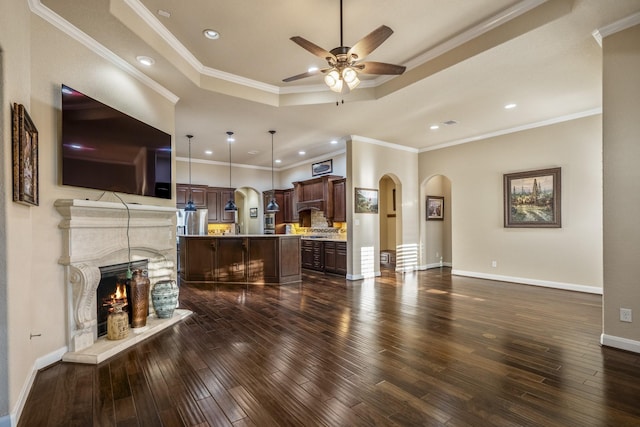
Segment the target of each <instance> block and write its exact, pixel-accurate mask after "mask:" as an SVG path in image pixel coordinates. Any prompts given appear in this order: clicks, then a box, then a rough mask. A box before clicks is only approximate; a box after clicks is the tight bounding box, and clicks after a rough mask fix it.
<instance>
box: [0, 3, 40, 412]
mask: <svg viewBox="0 0 640 427" xmlns="http://www.w3.org/2000/svg"><path fill="white" fill-rule="evenodd" d="M29 33H30V15H29V9H28V6H27V2H1V3H0V55H1V56H0V79H1V80H0V102H1V105H0V112H1V113H2V118H1V119H0V130H1V132H2V134H1V136H0V147H2V155H1V156H0V158H1V159H2V166H0V171H1V172H2V179H0V425H10V413H11V412H12V411H13V409H14V405H15V403H16V400H17V396H18V393H19V392H20V389H21V387H22V384H24V382H25V379H26V377H27V375H28V374H29V367H30V365H29V360H31V362H33V360H34V356H33V354H32V352H31V350H30V348H29V343H28V336H29V335H28V333H27V335H26V338H27V340H24V338H25V336H24V328H19V329H18V331H17V332H16V333H14V332H13V328H14V326H15V325H19V324H20V322H25V321H28V319H29V317H30V316H31V314H30V313H29V310H26V309H24V307H29V305H28V304H27V305H25V306H23V308H22V313H20V312H19V311H20V310H19V308H20V307H19V304H23V303H26V302H27V301H26V300H27V297H28V295H25V294H24V293H22V292H21V290H20V288H21V286H22V281H23V276H22V274H23V273H24V274H25V276H24V277H25V278H26V280H28V282H27V283H30V282H31V278H30V277H31V272H30V271H29V270H30V268H29V269H27V270H26V271H23V270H22V268H21V266H22V265H26V266H28V267H31V265H32V263H31V262H28V263H25V264H21V262H20V258H21V257H27V258H30V257H29V250H30V248H31V244H30V243H29V242H30V240H31V236H32V232H31V231H30V228H31V227H30V226H31V223H32V221H31V219H30V218H29V216H30V210H29V208H23V207H20V206H16V205H15V204H14V203H13V202H12V195H11V194H12V187H11V186H12V182H13V178H12V169H11V108H10V107H9V106H10V104H11V103H13V102H17V103H20V104H24V105H25V107H27V108H28V109H30V99H29V89H30V88H29V85H30V68H29V58H30V56H31V52H30V43H29V40H30V35H29ZM22 226H27V227H29V229H27V230H25V231H24V234H23V233H21V232H20V230H18V229H16V227H22ZM22 238H25V239H27V240H28V241H29V242H23V241H22ZM14 299H15V303H14ZM12 307H13V308H12ZM16 342H20V343H21V347H20V349H19V350H22V351H24V353H25V357H26V358H27V361H26V362H27V363H26V364H25V363H22V362H21V361H20V360H18V361H17V363H16V358H18V359H19V358H20V352H16V351H13V349H12V348H11V346H12V345H14V343H16ZM14 364H15V365H16V366H15V367H14Z"/></svg>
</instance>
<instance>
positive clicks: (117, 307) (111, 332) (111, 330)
mask: <svg viewBox="0 0 640 427" xmlns="http://www.w3.org/2000/svg"><path fill="white" fill-rule="evenodd" d="M123 306H124V304H123V303H115V304H113V311H112V312H111V313H109V316H107V339H109V340H121V339H123V338H126V337H127V336H128V335H129V315H128V314H127V313H126V312H124V311H122V307H123Z"/></svg>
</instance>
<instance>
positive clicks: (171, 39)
mask: <svg viewBox="0 0 640 427" xmlns="http://www.w3.org/2000/svg"><path fill="white" fill-rule="evenodd" d="M123 1H124V3H125V4H126V5H127V6H129V7H130V8H131V9H132V10H133V12H135V13H136V14H137V15H138V16H139V17H140V18H141V19H142V20H143V21H144V22H145V23H147V25H149V27H150V28H151V29H152V30H153V31H155V32H156V34H158V36H159V37H161V38H162V39H163V40H164V41H165V42H166V43H167V44H169V46H171V47H172V48H173V49H174V51H175V52H176V53H177V54H178V55H180V56H181V57H182V58H183V59H184V60H185V61H186V62H187V63H188V64H189V65H191V67H193V68H194V69H195V70H196V71H197V72H198V73H200V74H202V75H205V76H208V77H213V78H217V79H220V80H224V81H227V82H230V83H234V84H238V85H242V86H246V87H249V88H252V89H257V90H261V91H264V92H267V93H270V94H275V95H286V94H301V93H313V92H320V91H326V90H327V87H326V85H321V84H319V85H298V86H287V87H280V86H275V85H271V84H268V83H264V82H260V81H257V80H253V79H249V78H246V77H242V76H238V75H236V74H232V73H228V72H225V71H221V70H217V69H215V68H211V67H206V66H204V65H203V64H202V63H201V62H200V61H199V60H198V59H197V58H196V57H195V56H194V55H193V54H192V53H191V52H190V51H189V50H188V49H187V48H186V47H185V46H184V45H183V44H182V43H180V41H179V40H178V39H177V38H176V37H175V36H174V35H173V34H172V33H171V32H170V31H169V30H167V28H166V27H165V26H164V25H163V24H162V22H160V20H159V19H158V18H157V17H156V16H155V15H154V14H152V13H151V12H150V11H149V10H148V9H147V8H146V7H145V6H144V5H143V4H142V2H141V1H140V0H123ZM547 1H548V0H522V1H520V2H519V3H517V4H515V5H513V6H511V7H509V8H507V9H505V10H503V11H501V12H500V13H498V14H496V15H494V16H492V17H491V18H489V19H487V20H485V21H483V22H481V23H480V24H478V25H476V26H474V27H472V28H470V29H469V30H467V31H465V32H463V33H461V34H459V35H457V36H455V37H453V38H451V39H449V40H447V41H446V42H444V43H441V44H439V45H437V46H436V47H434V48H433V49H431V50H429V51H427V52H425V53H424V54H422V55H420V56H418V57H416V58H414V59H412V60H411V61H409V62H408V63H407V64H406V65H407V69H408V70H409V69H411V68H414V67H416V66H418V65H421V64H423V63H425V62H427V61H430V60H432V59H434V58H436V57H438V56H440V55H442V54H443V53H446V52H448V51H450V50H452V49H455V48H456V47H458V46H460V45H462V44H464V43H467V42H468V41H470V40H473V39H475V38H476V37H479V36H480V35H482V34H484V33H486V32H488V31H490V30H492V29H494V28H497V27H499V26H500V25H503V24H505V23H506V22H508V21H510V20H512V19H514V18H517V17H518V16H520V15H522V14H524V13H526V12H528V11H530V10H532V9H534V8H536V7H537V6H540V5H541V4H543V3H545V2H547ZM393 77H394V76H381V77H378V78H375V79H371V80H366V81H362V83H361V84H360V88H374V87H378V86H380V85H382V84H384V83H386V82H387V81H389V80H391V79H393Z"/></svg>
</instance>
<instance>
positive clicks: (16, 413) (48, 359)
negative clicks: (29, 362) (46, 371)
mask: <svg viewBox="0 0 640 427" xmlns="http://www.w3.org/2000/svg"><path fill="white" fill-rule="evenodd" d="M67 351H69V349H68V348H67V347H66V346H65V347H62V348H59V349H58V350H55V351H52V352H51V353H49V354H45V355H44V356H42V357H39V358H38V359H36V361H35V363H34V364H33V367H32V368H31V374H30V375H29V378H28V379H27V381H26V382H25V383H24V385H23V386H22V390H21V391H20V396H19V397H18V401H17V402H16V406H15V407H14V408H13V412H12V413H11V419H10V424H7V426H15V425H18V421H19V420H20V415H22V410H23V409H24V405H25V403H27V398H28V397H29V392H30V391H31V387H32V386H33V382H34V381H35V379H36V375H37V374H38V371H39V370H40V369H43V368H46V367H47V366H49V365H51V364H53V363H56V362H59V361H60V360H62V355H63V354H65V353H66V352H67ZM2 422H3V420H2V419H0V427H5V425H4V424H3V423H2Z"/></svg>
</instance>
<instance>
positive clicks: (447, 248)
mask: <svg viewBox="0 0 640 427" xmlns="http://www.w3.org/2000/svg"><path fill="white" fill-rule="evenodd" d="M421 193H422V194H423V198H422V200H424V204H423V207H422V208H421V211H422V212H423V213H422V219H421V222H422V224H424V227H421V236H420V241H421V245H420V246H421V251H420V265H421V269H429V268H437V267H451V266H452V259H451V258H452V257H451V253H452V251H451V224H452V221H451V218H452V216H451V213H452V198H451V181H450V180H449V178H447V177H446V176H444V175H433V176H431V177H429V178H428V179H427V180H426V181H425V183H424V184H423V185H422V188H421ZM430 198H431V201H432V203H434V202H435V204H437V205H438V206H441V208H442V212H441V215H428V212H427V209H428V207H427V203H428V202H429V199H430Z"/></svg>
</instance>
